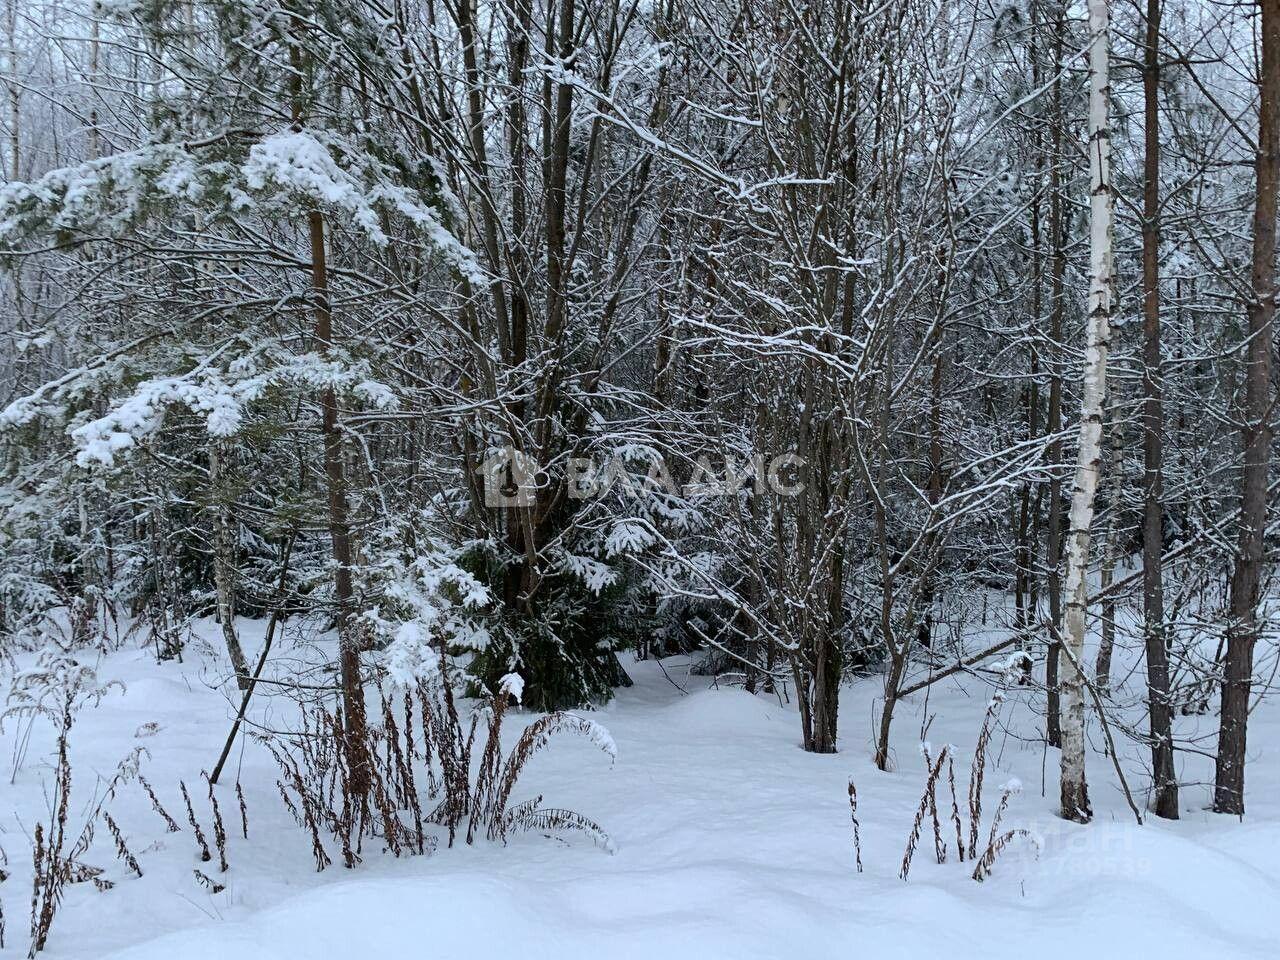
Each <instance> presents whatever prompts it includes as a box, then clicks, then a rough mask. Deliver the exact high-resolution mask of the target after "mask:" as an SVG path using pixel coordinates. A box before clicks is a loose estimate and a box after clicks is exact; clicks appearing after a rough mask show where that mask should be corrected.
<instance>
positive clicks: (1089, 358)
mask: <svg viewBox="0 0 1280 960" xmlns="http://www.w3.org/2000/svg"><path fill="white" fill-rule="evenodd" d="M1089 34H1090V38H1091V40H1090V43H1089V268H1090V269H1089V316H1088V320H1087V329H1086V344H1085V360H1084V391H1083V393H1084V403H1083V409H1082V411H1081V417H1080V451H1079V454H1078V457H1077V460H1076V478H1075V485H1074V486H1073V488H1072V491H1071V515H1070V529H1069V532H1068V539H1067V578H1066V584H1065V594H1066V598H1065V599H1066V611H1065V617H1064V621H1065V622H1064V631H1063V633H1064V636H1063V638H1062V642H1063V643H1064V644H1065V646H1066V648H1067V650H1068V651H1069V652H1070V654H1071V656H1070V657H1068V658H1067V660H1068V663H1067V665H1066V666H1065V667H1064V671H1063V678H1062V774H1061V785H1062V816H1064V817H1065V818H1067V819H1068V820H1078V821H1080V822H1081V823H1086V822H1088V821H1089V819H1090V818H1091V817H1092V815H1093V812H1092V809H1091V808H1090V806H1089V791H1088V786H1087V783H1086V781H1085V762H1084V696H1083V693H1084V678H1083V677H1082V676H1081V675H1080V670H1079V669H1078V666H1079V664H1082V663H1084V633H1085V604H1086V601H1085V573H1086V571H1087V569H1088V565H1089V529H1090V527H1091V526H1092V524H1093V507H1094V498H1095V495H1096V493H1097V490H1098V473H1099V470H1100V467H1101V459H1102V409H1103V404H1104V402H1105V398H1106V392H1107V346H1108V342H1109V340H1110V337H1111V314H1112V311H1113V309H1114V307H1115V283H1114V276H1113V272H1112V271H1113V268H1112V249H1111V246H1112V245H1111V240H1112V221H1113V218H1114V212H1113V209H1112V194H1111V128H1110V99H1111V89H1110V76H1109V70H1108V62H1107V61H1108V57H1109V54H1110V49H1109V48H1110V11H1109V9H1108V0H1089Z"/></svg>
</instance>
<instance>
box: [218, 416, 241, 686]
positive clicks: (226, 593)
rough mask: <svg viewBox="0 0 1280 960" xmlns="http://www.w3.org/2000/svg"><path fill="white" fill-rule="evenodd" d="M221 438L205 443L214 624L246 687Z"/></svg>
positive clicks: (239, 679) (234, 548)
mask: <svg viewBox="0 0 1280 960" xmlns="http://www.w3.org/2000/svg"><path fill="white" fill-rule="evenodd" d="M221 447H222V441H221V440H212V441H210V443H209V494H210V499H211V500H212V501H213V583H214V587H215V588H216V590H217V594H218V624H219V625H220V626H221V627H222V639H223V641H224V642H225V643H226V645H227V656H228V657H230V659H231V669H233V670H234V671H235V672H236V685H237V686H238V687H239V688H240V689H241V690H247V689H248V688H249V664H248V663H247V662H246V661H245V658H244V650H242V649H241V647H240V638H239V636H237V635H236V622H235V621H236V611H235V590H236V587H235V583H236V568H235V555H236V545H235V538H234V537H233V536H232V520H231V509H230V504H229V503H228V500H229V498H230V493H229V491H228V490H227V483H226V474H225V472H224V464H223V462H222V455H223V450H222V449H221Z"/></svg>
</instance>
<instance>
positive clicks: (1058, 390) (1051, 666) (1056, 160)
mask: <svg viewBox="0 0 1280 960" xmlns="http://www.w3.org/2000/svg"><path fill="white" fill-rule="evenodd" d="M1065 29H1066V24H1065V11H1064V6H1063V5H1062V4H1060V5H1059V6H1058V14H1057V18H1056V20H1055V24H1054V31H1053V35H1054V40H1053V69H1054V76H1055V77H1060V75H1061V73H1062V43H1063V41H1062V35H1063V32H1064V31H1065ZM1052 113H1053V117H1054V120H1053V128H1052V135H1051V137H1050V140H1051V147H1050V158H1049V234H1050V239H1051V242H1052V244H1053V248H1052V249H1053V261H1052V264H1051V267H1050V287H1049V298H1050V301H1051V303H1050V305H1049V340H1050V342H1051V344H1052V349H1053V350H1054V356H1053V362H1052V363H1051V369H1052V373H1051V375H1050V378H1049V405H1048V410H1047V412H1046V418H1047V421H1048V422H1047V423H1046V424H1045V430H1046V431H1047V432H1048V434H1049V435H1050V436H1051V437H1055V438H1056V437H1057V436H1058V434H1059V433H1061V432H1062V368H1061V365H1060V364H1059V363H1058V362H1057V361H1058V359H1059V358H1058V356H1057V345H1058V344H1059V343H1061V342H1062V320H1063V314H1064V311H1065V309H1066V298H1065V296H1064V293H1065V291H1064V289H1063V288H1064V285H1065V278H1066V272H1067V252H1066V242H1067V241H1066V222H1067V221H1066V217H1065V215H1064V211H1063V198H1062V126H1063V116H1062V81H1061V79H1055V80H1054V82H1053V108H1052ZM1047 455H1048V458H1049V462H1050V463H1051V464H1052V465H1053V466H1054V471H1053V475H1052V477H1051V478H1050V480H1049V510H1048V516H1047V518H1046V521H1047V526H1048V529H1047V531H1046V542H1045V558H1044V559H1045V566H1046V567H1047V570H1048V575H1047V577H1046V580H1047V582H1046V584H1045V589H1046V591H1047V592H1048V594H1049V619H1050V621H1051V622H1052V624H1053V630H1052V631H1050V638H1049V649H1048V651H1047V653H1046V655H1045V668H1044V683H1045V688H1046V691H1047V703H1046V706H1045V739H1046V740H1047V741H1048V743H1049V746H1051V747H1057V746H1061V744H1062V723H1061V709H1060V703H1059V694H1058V660H1059V650H1058V643H1059V638H1060V637H1061V632H1062V577H1061V573H1060V568H1061V564H1062V479H1061V474H1060V471H1059V470H1058V469H1057V467H1058V464H1059V463H1060V462H1061V461H1062V441H1061V440H1059V439H1054V440H1053V441H1052V442H1050V444H1049V449H1048V451H1047Z"/></svg>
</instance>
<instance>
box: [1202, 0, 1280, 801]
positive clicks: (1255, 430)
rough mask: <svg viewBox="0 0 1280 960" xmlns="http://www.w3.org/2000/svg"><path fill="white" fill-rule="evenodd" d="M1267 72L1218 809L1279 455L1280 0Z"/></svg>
mask: <svg viewBox="0 0 1280 960" xmlns="http://www.w3.org/2000/svg"><path fill="white" fill-rule="evenodd" d="M1260 6H1261V8H1262V75H1261V76H1260V77H1259V84H1258V85H1259V87H1260V90H1261V100H1260V102H1259V106H1258V155H1257V178H1258V179H1257V194H1256V198H1255V201H1254V213H1253V296H1252V298H1251V302H1250V303H1249V343H1248V346H1247V347H1246V348H1245V349H1246V353H1245V409H1244V420H1245V423H1244V428H1243V430H1242V433H1243V435H1244V472H1243V476H1242V477H1241V497H1240V543H1239V547H1238V550H1237V554H1236V566H1235V570H1234V571H1233V573H1232V576H1231V618H1230V621H1229V625H1228V628H1227V657H1226V663H1225V672H1224V675H1223V678H1222V722H1221V727H1220V729H1219V732H1218V758H1217V764H1216V769H1215V778H1214V788H1213V809H1214V810H1216V811H1217V812H1218V813H1234V814H1237V815H1238V814H1243V813H1244V758H1245V728H1246V725H1247V724H1248V722H1249V697H1250V693H1251V691H1252V688H1253V648H1254V646H1255V645H1256V644H1257V641H1258V631H1259V623H1258V604H1259V602H1260V601H1261V592H1262V557H1263V534H1264V532H1265V530H1266V525H1267V468H1268V466H1269V462H1270V454H1271V421H1270V418H1271V343H1272V339H1273V333H1272V324H1273V322H1274V321H1275V315H1276V275H1275V269H1276V267H1275V263H1276V194H1277V190H1278V188H1280V0H1261V3H1260Z"/></svg>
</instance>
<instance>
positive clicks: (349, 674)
mask: <svg viewBox="0 0 1280 960" xmlns="http://www.w3.org/2000/svg"><path fill="white" fill-rule="evenodd" d="M307 224H308V228H309V232H310V235H311V285H312V289H313V291H314V293H315V317H316V340H317V341H318V342H319V344H320V347H321V349H322V350H324V351H326V352H327V351H328V350H329V349H330V348H332V346H333V316H332V314H331V312H330V309H329V273H328V267H327V265H326V263H325V245H324V217H323V216H322V215H321V214H320V212H319V211H318V210H312V211H311V212H310V213H309V214H308V215H307ZM320 407H321V411H322V413H321V416H322V426H321V429H322V431H323V433H324V473H325V479H326V481H327V482H326V486H327V487H328V495H329V537H330V540H331V541H332V543H333V561H334V565H335V567H336V569H335V570H334V574H333V592H334V599H335V600H336V601H337V609H336V611H335V617H336V619H337V622H338V664H339V669H340V671H341V675H342V716H343V736H344V738H345V743H344V744H343V747H344V750H345V752H346V757H347V770H348V776H349V777H350V782H351V792H352V793H353V794H355V795H356V796H364V795H365V794H366V793H367V792H368V788H369V779H368V778H369V771H368V766H367V764H366V762H365V759H366V758H365V709H364V685H363V682H362V681H361V678H360V643H359V639H358V638H357V636H356V634H355V632H354V631H353V630H352V628H351V606H352V603H351V600H352V590H351V525H350V520H349V518H348V508H347V481H346V475H345V472H344V470H343V463H342V428H341V427H339V425H338V397H337V395H336V394H335V393H334V390H333V388H332V387H327V388H326V389H325V391H324V394H323V395H322V396H321V398H320Z"/></svg>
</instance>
